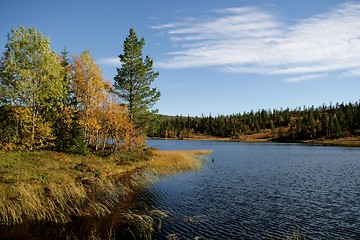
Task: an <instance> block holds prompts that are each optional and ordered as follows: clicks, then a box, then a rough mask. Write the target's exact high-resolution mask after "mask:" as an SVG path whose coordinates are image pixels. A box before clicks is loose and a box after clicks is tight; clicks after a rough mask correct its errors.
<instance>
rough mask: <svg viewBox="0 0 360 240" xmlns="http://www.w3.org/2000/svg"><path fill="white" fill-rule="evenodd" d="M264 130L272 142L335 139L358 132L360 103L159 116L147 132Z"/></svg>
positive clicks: (239, 133) (228, 134)
mask: <svg viewBox="0 0 360 240" xmlns="http://www.w3.org/2000/svg"><path fill="white" fill-rule="evenodd" d="M260 132H268V133H270V134H268V135H267V137H268V138H270V139H271V140H273V141H299V140H314V139H321V138H323V139H337V138H341V137H349V136H359V135H360V103H359V102H354V103H352V102H349V103H347V104H344V103H341V104H339V103H337V104H335V105H332V104H330V105H329V106H327V105H325V104H323V105H322V106H320V107H314V106H311V107H305V106H304V107H303V108H301V107H298V108H296V109H293V110H291V109H289V108H286V109H280V110H275V109H274V110H270V109H269V110H264V109H263V110H258V111H257V112H255V111H250V112H247V113H246V112H244V113H243V114H240V113H238V114H232V115H219V116H215V117H214V116H211V114H210V115H209V116H204V115H202V116H201V117H190V116H187V117H184V116H162V122H161V124H160V125H159V126H158V128H157V129H156V130H155V131H154V132H152V133H150V135H151V136H152V137H160V138H179V139H182V138H191V137H192V136H194V135H196V134H203V135H210V136H215V137H224V138H232V139H238V140H241V139H242V138H243V137H244V136H246V135H251V134H256V133H260Z"/></svg>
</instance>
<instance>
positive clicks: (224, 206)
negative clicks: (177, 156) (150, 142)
mask: <svg viewBox="0 0 360 240" xmlns="http://www.w3.org/2000/svg"><path fill="white" fill-rule="evenodd" d="M157 144H160V145H161V142H158V143H157ZM181 144H183V145H182V148H185V145H186V144H190V145H189V146H193V145H192V142H188V143H184V142H183V143H181ZM167 145H169V142H167ZM200 145H201V146H200ZM196 146H199V148H203V149H213V150H214V151H215V152H214V154H213V155H212V156H210V157H214V158H215V162H208V163H206V166H205V168H204V169H203V170H201V171H199V172H193V173H186V174H180V175H174V176H171V177H168V178H166V179H163V180H162V181H160V182H159V183H156V184H154V185H153V186H151V187H150V188H149V189H147V190H146V191H145V192H144V194H143V195H142V196H141V198H142V199H143V200H146V201H150V202H151V205H152V206H153V207H154V208H157V209H163V210H165V211H166V212H169V213H170V214H169V217H168V218H166V219H163V221H162V230H161V232H159V233H157V234H156V235H155V238H156V239H166V238H167V237H168V236H169V235H171V234H175V235H176V236H177V237H178V239H194V238H200V239H201V238H202V239H284V238H285V236H291V235H293V234H294V233H299V234H300V235H301V236H304V237H306V239H360V188H359V187H358V186H359V184H360V174H359V173H360V159H359V156H360V149H347V148H329V147H319V146H317V147H314V146H304V145H277V144H245V143H223V142H211V143H209V142H197V143H196ZM156 147H158V148H160V149H161V146H156ZM175 148H176V145H174V149H175Z"/></svg>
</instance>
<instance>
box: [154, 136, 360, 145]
mask: <svg viewBox="0 0 360 240" xmlns="http://www.w3.org/2000/svg"><path fill="white" fill-rule="evenodd" d="M149 139H155V140H156V139H158V140H201V141H225V142H253V143H256V142H279V143H304V144H318V145H326V146H343V147H360V136H356V137H344V138H337V139H314V140H294V141H278V140H277V139H274V138H272V137H270V136H269V134H267V133H256V134H252V135H244V136H241V137H240V138H230V137H216V136H211V135H205V134H194V135H193V136H191V137H183V138H178V137H177V138H149Z"/></svg>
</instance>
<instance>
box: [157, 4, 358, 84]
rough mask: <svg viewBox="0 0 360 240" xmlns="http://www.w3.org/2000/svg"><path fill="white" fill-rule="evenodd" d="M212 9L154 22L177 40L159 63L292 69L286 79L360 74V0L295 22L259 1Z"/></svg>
mask: <svg viewBox="0 0 360 240" xmlns="http://www.w3.org/2000/svg"><path fill="white" fill-rule="evenodd" d="M212 14H213V15H212V17H204V18H201V17H198V18H191V19H190V18H189V19H186V20H184V21H179V22H172V23H169V24H163V25H159V26H155V27H154V28H156V29H161V30H162V31H164V30H165V31H166V32H167V35H168V37H169V39H170V40H171V41H172V42H174V44H176V46H177V47H176V50H175V51H173V52H169V53H167V54H166V56H167V57H165V58H164V59H162V60H161V61H158V62H157V63H156V65H157V66H158V67H162V68H170V69H179V68H194V67H209V66H212V67H217V68H219V69H221V70H222V71H227V72H231V73H257V74H272V75H288V76H289V77H288V78H286V79H288V80H287V82H299V81H304V80H308V79H315V78H322V77H325V76H327V74H328V73H330V72H333V73H334V72H336V73H337V74H339V75H342V76H347V75H355V74H356V75H358V71H357V70H356V69H359V68H360V17H359V16H360V3H345V4H342V5H338V6H336V7H335V8H333V9H332V10H331V11H329V12H327V13H323V14H320V15H317V16H314V17H312V18H308V19H302V20H299V21H297V22H296V23H295V24H293V25H288V24H286V23H285V22H283V21H282V20H281V18H279V17H277V16H276V15H274V14H272V13H271V12H267V11H264V10H262V9H260V8H256V7H244V8H227V9H218V10H215V11H213V12H212ZM285 81H286V80H285Z"/></svg>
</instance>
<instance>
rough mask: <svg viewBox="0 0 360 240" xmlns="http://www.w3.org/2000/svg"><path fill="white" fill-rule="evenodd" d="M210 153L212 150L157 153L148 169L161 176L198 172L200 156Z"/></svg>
mask: <svg viewBox="0 0 360 240" xmlns="http://www.w3.org/2000/svg"><path fill="white" fill-rule="evenodd" d="M210 153H211V150H181V151H180V150H177V151H155V152H154V155H155V156H154V157H153V159H152V160H150V162H149V164H148V169H150V170H151V171H154V172H156V173H158V174H160V175H167V174H171V173H174V172H180V171H188V170H197V169H200V167H201V159H200V158H199V157H198V156H200V155H206V154H210Z"/></svg>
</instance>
